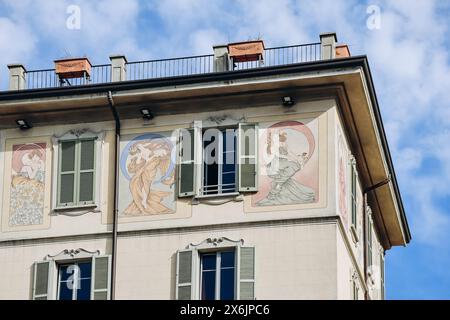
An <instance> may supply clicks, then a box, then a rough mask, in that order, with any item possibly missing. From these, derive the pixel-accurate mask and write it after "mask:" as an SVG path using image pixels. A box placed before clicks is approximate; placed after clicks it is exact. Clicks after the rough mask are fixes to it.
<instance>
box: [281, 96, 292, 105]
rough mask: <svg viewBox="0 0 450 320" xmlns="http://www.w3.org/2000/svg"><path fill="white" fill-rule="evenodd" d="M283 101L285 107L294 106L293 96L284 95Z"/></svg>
mask: <svg viewBox="0 0 450 320" xmlns="http://www.w3.org/2000/svg"><path fill="white" fill-rule="evenodd" d="M281 101H282V102H283V106H285V107H292V106H293V105H294V103H295V101H294V99H292V97H291V96H284V97H283V98H281Z"/></svg>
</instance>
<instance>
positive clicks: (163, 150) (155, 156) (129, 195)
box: [119, 133, 176, 217]
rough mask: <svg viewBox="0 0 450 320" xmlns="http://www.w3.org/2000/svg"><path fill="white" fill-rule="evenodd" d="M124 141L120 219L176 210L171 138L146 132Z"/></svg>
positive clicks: (173, 145) (121, 164)
mask: <svg viewBox="0 0 450 320" xmlns="http://www.w3.org/2000/svg"><path fill="white" fill-rule="evenodd" d="M124 140H126V141H125V143H126V145H125V146H124V148H123V149H122V152H121V158H120V168H121V177H120V199H121V201H120V204H119V210H120V214H121V216H125V217H126V216H147V215H162V214H170V213H174V212H175V211H176V201H175V185H174V183H175V162H176V161H175V160H176V158H175V143H174V141H172V139H171V138H170V136H166V135H163V134H159V133H158V134H156V133H146V134H142V135H138V136H134V137H130V138H129V139H124Z"/></svg>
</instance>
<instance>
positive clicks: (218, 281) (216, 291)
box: [196, 247, 238, 300]
mask: <svg viewBox="0 0 450 320" xmlns="http://www.w3.org/2000/svg"><path fill="white" fill-rule="evenodd" d="M237 251H238V250H236V248H235V247H229V248H222V249H218V250H207V251H198V259H199V270H198V272H199V275H198V288H199V290H198V294H199V300H202V298H201V297H202V293H203V263H202V262H203V256H205V255H214V256H215V259H216V269H215V273H216V274H215V276H216V279H215V287H214V300H221V298H220V295H221V291H220V289H221V279H222V278H221V271H222V260H221V259H222V253H223V252H233V254H234V266H233V269H234V275H233V286H234V288H233V291H234V292H233V300H237V288H236V287H237V281H238V280H237V275H238V274H237V271H238V263H237V260H238V255H237ZM229 268H230V267H229ZM196 272H197V270H196Z"/></svg>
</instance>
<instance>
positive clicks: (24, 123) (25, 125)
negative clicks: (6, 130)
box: [16, 119, 33, 130]
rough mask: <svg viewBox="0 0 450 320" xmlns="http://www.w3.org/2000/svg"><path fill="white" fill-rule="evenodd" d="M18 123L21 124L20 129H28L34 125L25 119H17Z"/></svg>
mask: <svg viewBox="0 0 450 320" xmlns="http://www.w3.org/2000/svg"><path fill="white" fill-rule="evenodd" d="M16 123H17V125H18V126H19V128H20V130H27V129H30V128H32V127H33V126H32V125H31V123H30V122H27V121H26V120H25V119H17V120H16Z"/></svg>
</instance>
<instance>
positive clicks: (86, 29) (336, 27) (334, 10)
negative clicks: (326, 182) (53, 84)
mask: <svg viewBox="0 0 450 320" xmlns="http://www.w3.org/2000/svg"><path fill="white" fill-rule="evenodd" d="M449 29H450V1H433V0H416V1H409V0H391V1H375V0H369V1H361V0H360V1H358V0H346V1H339V0H315V1H300V0H299V1H295V0H273V1H269V0H225V1H222V0H192V1H190V0H165V1H139V0H96V1H91V0H58V1H56V0H0V90H5V89H6V88H7V73H8V69H7V67H6V66H7V64H11V63H22V64H24V65H25V66H26V68H27V69H29V70H32V69H45V68H52V67H53V60H55V59H57V58H64V57H68V56H88V57H89V58H90V60H91V62H92V63H93V64H103V63H109V58H108V57H109V56H110V55H112V54H124V55H126V57H127V58H128V61H135V60H140V59H143V60H148V59H158V58H170V57H178V56H186V55H197V54H211V53H212V46H213V45H217V44H225V43H229V42H236V41H245V40H249V39H255V38H258V37H259V38H262V39H263V40H264V42H265V44H266V46H268V47H273V46H285V45H292V44H301V43H310V42H319V34H320V33H322V32H328V31H333V32H336V33H337V36H338V41H339V42H340V43H346V44H348V45H349V47H350V51H351V53H352V54H353V55H361V54H366V55H367V56H368V59H369V64H370V67H371V71H372V75H373V78H374V83H375V88H376V91H377V96H378V101H379V104H380V108H381V113H382V117H383V122H384V126H385V131H386V135H387V138H388V142H389V147H390V150H391V153H392V157H393V161H394V167H395V169H396V174H397V178H398V182H399V187H400V191H401V194H402V198H403V202H404V206H405V210H406V214H407V217H408V220H409V224H410V228H411V232H412V237H413V239H412V242H411V243H410V245H409V246H408V247H406V248H403V247H397V248H393V249H391V250H389V251H388V252H387V257H386V277H387V279H386V290H387V298H388V299H450V272H449V267H450V232H449V231H450V57H449V51H450V50H449V48H450V37H449V32H450V30H449Z"/></svg>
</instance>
